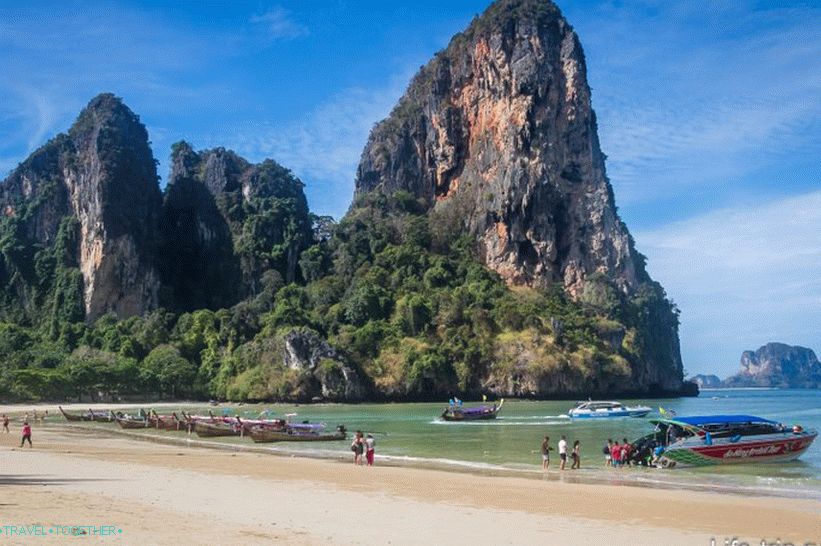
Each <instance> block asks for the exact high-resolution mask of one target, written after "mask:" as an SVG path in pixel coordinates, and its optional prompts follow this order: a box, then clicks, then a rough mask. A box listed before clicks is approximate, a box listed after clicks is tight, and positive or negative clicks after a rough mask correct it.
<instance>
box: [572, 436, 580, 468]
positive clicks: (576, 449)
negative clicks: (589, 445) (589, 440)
mask: <svg viewBox="0 0 821 546" xmlns="http://www.w3.org/2000/svg"><path fill="white" fill-rule="evenodd" d="M570 457H571V458H572V459H573V464H572V465H570V470H578V469H579V468H581V467H582V453H581V445H580V444H579V441H578V440H576V441H575V442H573V452H572V453H571V454H570Z"/></svg>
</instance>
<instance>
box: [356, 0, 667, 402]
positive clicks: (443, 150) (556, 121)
mask: <svg viewBox="0 0 821 546" xmlns="http://www.w3.org/2000/svg"><path fill="white" fill-rule="evenodd" d="M604 159H605V157H604V154H603V153H602V152H601V150H600V147H599V139H598V135H597V126H596V115H595V113H594V112H593V109H592V107H591V100H590V88H589V86H588V84H587V69H586V65H585V58H584V53H583V51H582V47H581V44H580V43H579V39H578V37H577V35H576V33H575V32H574V31H573V28H572V27H571V26H570V25H569V24H568V23H567V21H566V20H565V19H564V18H563V17H562V15H561V13H560V11H559V9H558V7H556V6H555V5H554V4H553V3H552V2H550V1H549V0H498V1H497V2H495V3H493V4H492V5H491V6H490V7H489V8H488V9H487V10H486V11H485V12H484V13H483V14H482V15H481V16H479V17H478V18H476V19H474V21H473V22H472V23H471V25H470V26H469V28H468V29H467V30H465V31H464V32H462V33H460V34H457V35H456V36H455V37H454V38H453V39H452V40H451V42H450V44H449V45H448V47H447V48H446V49H445V50H443V51H441V52H439V53H438V54H437V55H436V56H435V58H434V59H433V60H431V61H430V62H429V63H428V64H427V65H425V66H424V67H422V68H421V70H420V71H419V73H418V74H417V75H416V76H415V77H414V78H413V80H412V81H411V83H410V85H409V87H408V89H407V91H406V93H405V95H404V96H403V97H402V98H401V99H400V101H399V103H398V104H397V106H396V107H395V108H394V110H393V111H392V112H391V114H390V116H389V117H388V118H387V119H385V120H383V121H382V122H380V123H379V124H377V125H376V126H375V128H374V129H373V131H372V132H371V135H370V137H369V139H368V143H367V146H366V148H365V150H364V152H363V154H362V158H361V161H360V164H359V168H358V171H357V178H356V197H362V196H363V195H364V194H368V193H371V192H383V193H386V194H392V193H395V192H397V191H407V192H409V193H411V194H412V195H414V196H416V197H417V198H420V199H421V200H422V201H423V202H424V203H426V206H427V207H428V208H429V209H431V210H432V211H436V212H437V213H440V214H441V215H443V216H444V215H447V216H449V217H452V218H457V219H458V221H459V222H460V223H461V228H462V229H464V230H466V231H467V232H469V233H471V234H472V235H474V236H475V237H476V238H477V240H478V244H479V249H478V250H479V253H480V255H481V257H482V258H483V260H484V261H485V263H486V264H487V265H488V266H489V267H490V268H492V269H494V270H495V271H497V272H498V273H499V274H500V275H501V276H502V277H503V278H504V279H505V280H506V281H507V282H508V283H509V284H511V285H527V286H533V287H545V286H548V285H550V284H553V283H556V282H559V283H562V284H563V285H564V287H565V289H566V290H567V292H568V293H569V294H570V295H571V296H573V297H574V298H581V297H583V295H584V291H585V287H586V286H587V285H589V284H590V282H591V280H594V281H595V282H602V281H603V282H606V283H608V284H610V285H612V286H613V287H615V288H616V289H617V290H619V291H620V293H621V294H622V295H623V297H625V298H634V299H635V298H645V299H647V300H648V302H649V303H648V307H647V309H648V310H647V313H644V317H643V318H642V317H637V318H636V320H637V321H643V322H645V323H646V324H645V326H646V328H644V329H643V331H644V332H645V333H646V335H645V339H644V340H643V341H642V344H643V345H644V349H643V350H642V355H641V359H642V360H643V362H642V363H640V364H638V365H637V367H636V368H635V369H634V375H635V378H634V379H635V381H636V383H637V384H641V385H645V386H646V385H651V384H655V385H660V386H662V387H663V388H666V389H671V390H675V389H678V388H679V387H680V386H681V381H682V365H681V357H680V350H679V344H678V321H677V317H676V316H675V312H674V309H673V308H672V306H671V305H670V304H669V302H667V300H666V299H665V297H664V292H663V289H662V288H661V287H660V286H659V285H658V284H657V283H654V282H653V281H652V280H651V279H650V278H649V276H648V275H647V273H646V272H645V270H644V259H643V257H642V256H641V255H640V254H638V253H637V252H636V251H635V249H634V247H633V241H632V238H631V236H630V234H629V232H628V230H627V227H626V226H625V225H624V223H623V222H622V221H621V219H620V218H619V216H618V214H617V211H616V206H615V203H614V197H613V191H612V188H611V186H610V183H609V181H608V179H607V175H606V172H605V164H604ZM356 206H357V205H356V201H355V203H354V207H356Z"/></svg>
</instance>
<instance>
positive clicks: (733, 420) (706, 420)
mask: <svg viewBox="0 0 821 546" xmlns="http://www.w3.org/2000/svg"><path fill="white" fill-rule="evenodd" d="M659 421H662V422H664V421H666V422H672V423H684V424H685V425H690V426H693V427H703V426H705V425H718V424H739V423H767V424H770V425H777V424H778V423H776V422H775V421H770V420H769V419H764V418H762V417H755V416H754V415H695V416H692V417H676V418H674V419H659Z"/></svg>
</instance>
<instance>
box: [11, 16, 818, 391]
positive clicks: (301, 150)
mask: <svg viewBox="0 0 821 546" xmlns="http://www.w3.org/2000/svg"><path fill="white" fill-rule="evenodd" d="M488 3H489V2H488V0H449V1H448V2H441V1H434V0H419V1H413V2H405V1H400V0H396V1H391V2H384V1H371V0H324V1H323V0H315V1H298V0H292V1H284V0H283V1H280V2H262V1H259V0H258V1H255V2H242V1H235V2H216V1H212V2H186V1H174V2H160V1H151V0H147V1H140V2H136V1H134V2H126V1H121V2H116V1H114V2H97V1H95V0H89V1H84V2H65V1H61V2H48V1H45V2H37V3H31V4H30V5H27V3H23V2H8V1H6V0H0V51H1V52H2V53H0V135H2V138H0V178H2V177H5V175H6V174H7V173H8V172H9V171H11V170H12V169H14V167H15V166H16V165H17V164H18V163H19V162H20V161H22V160H23V159H25V157H26V156H27V155H28V154H30V153H31V152H32V151H34V150H35V149H36V148H37V147H38V146H40V145H42V144H43V143H44V142H45V141H46V140H48V139H49V138H51V137H53V136H54V135H56V134H57V133H59V132H62V131H65V130H66V129H68V127H69V126H70V125H71V123H72V122H73V120H74V119H75V118H76V116H77V114H78V113H79V111H80V110H81V109H82V108H83V107H84V106H85V104H87V103H88V101H89V100H90V99H91V98H92V97H93V96H95V95H96V94H98V93H100V92H113V93H115V94H116V95H118V96H120V97H122V98H123V99H124V100H125V102H126V104H128V106H129V107H130V108H131V109H132V110H134V111H135V112H136V113H137V114H139V115H140V117H141V119H142V121H143V123H145V124H146V126H147V128H148V131H149V135H150V138H151V140H152V143H153V149H154V154H155V157H156V158H157V159H158V161H159V162H160V166H159V169H160V175H161V176H163V177H164V176H165V175H166V173H167V170H168V156H169V153H170V146H171V144H172V143H174V142H177V141H179V140H181V139H185V140H187V141H189V142H190V143H191V144H192V145H193V146H194V147H195V148H197V149H204V148H210V147H215V146H224V147H226V148H231V149H234V150H235V151H236V152H238V153H239V154H240V155H243V156H244V157H246V158H248V159H250V160H252V161H261V160H262V159H264V158H268V157H270V158H273V159H275V160H277V161H278V162H279V163H281V164H283V165H284V166H286V167H288V168H290V169H292V170H293V171H294V172H295V173H296V175H297V176H299V177H300V179H301V180H302V181H303V182H305V184H306V188H305V190H306V194H307V196H308V201H309V205H310V207H311V209H312V211H314V212H316V213H318V214H329V215H332V216H335V217H337V218H339V217H340V216H342V215H343V214H344V213H345V211H346V210H347V208H348V205H349V204H350V200H351V196H352V194H353V180H354V174H355V171H356V165H357V162H358V160H359V156H360V154H361V152H362V149H363V147H364V145H365V142H366V140H367V136H368V133H369V131H370V129H371V127H372V126H373V124H374V123H376V122H377V121H379V120H380V119H382V118H384V117H385V116H386V115H387V114H388V112H389V111H390V109H391V107H392V106H393V104H394V103H395V102H396V101H397V100H398V98H399V97H400V96H401V95H402V93H403V91H404V89H405V87H406V86H407V84H408V81H409V80H410V78H411V77H412V76H413V74H414V73H415V72H416V71H417V70H418V69H419V67H420V66H421V65H423V64H425V63H426V62H427V60H428V59H430V57H431V56H432V55H433V54H434V53H435V52H436V51H438V50H440V49H442V48H444V47H445V46H446V45H447V43H448V41H449V39H450V37H451V36H452V35H453V34H454V33H456V32H458V31H460V30H462V29H464V28H465V27H466V26H467V25H468V23H469V22H470V20H471V19H472V18H473V17H474V16H475V15H477V14H479V13H481V12H482V11H483V10H484V9H485V7H486V6H487V5H488ZM558 4H559V6H560V8H561V9H562V11H563V13H564V15H565V16H566V18H567V19H568V21H569V22H570V23H571V24H572V25H573V26H574V28H575V29H576V31H577V33H578V34H579V37H580V39H581V42H582V45H583V47H584V50H585V53H586V56H587V66H588V79H589V83H590V86H591V88H592V97H593V98H592V100H593V107H594V109H595V110H596V112H597V115H598V123H599V134H600V138H601V143H602V149H603V151H604V152H605V153H606V154H607V156H608V161H607V171H608V174H609V177H610V179H611V182H612V184H613V188H614V192H615V195H616V202H617V204H618V206H619V213H620V214H621V216H622V218H623V219H624V221H625V222H626V223H627V225H628V227H629V228H630V230H631V232H632V233H633V235H634V237H635V239H636V243H637V247H638V249H639V251H641V252H642V253H643V254H645V255H646V256H647V257H648V269H649V271H650V274H651V275H652V276H653V277H654V278H655V279H657V280H658V281H660V282H661V283H662V285H663V286H664V287H665V289H666V290H667V294H668V296H669V297H670V298H671V299H672V300H673V301H675V303H676V304H677V305H678V307H679V308H680V310H681V344H682V356H683V359H684V364H685V368H686V370H687V371H688V372H689V373H691V374H695V373H716V374H718V375H719V376H721V377H724V376H727V375H729V374H731V373H733V372H734V371H735V370H736V369H737V367H738V361H739V358H740V355H741V352H742V351H743V350H748V349H756V348H758V347H759V346H761V345H763V344H764V343H766V342H769V341H781V342H784V343H789V344H797V345H803V346H808V347H811V348H813V349H815V350H816V352H819V353H821V3H818V2H813V1H796V2H758V1H751V0H737V1H734V2H715V1H711V0H689V1H687V2H669V1H665V0H659V1H654V0H630V1H616V0H610V1H604V0H559V1H558Z"/></svg>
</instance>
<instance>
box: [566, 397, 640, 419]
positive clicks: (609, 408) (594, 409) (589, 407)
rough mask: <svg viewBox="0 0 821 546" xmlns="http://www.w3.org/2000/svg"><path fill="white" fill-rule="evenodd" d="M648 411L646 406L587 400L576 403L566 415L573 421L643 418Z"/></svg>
mask: <svg viewBox="0 0 821 546" xmlns="http://www.w3.org/2000/svg"><path fill="white" fill-rule="evenodd" d="M650 411H651V410H650V408H648V407H647V406H625V405H624V404H622V403H621V402H602V401H595V400H588V401H587V402H577V403H576V406H575V407H574V408H573V409H572V410H570V411H568V412H567V414H568V415H569V416H570V417H572V418H573V419H602V418H608V417H644V416H645V415H647V414H648V413H650Z"/></svg>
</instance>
